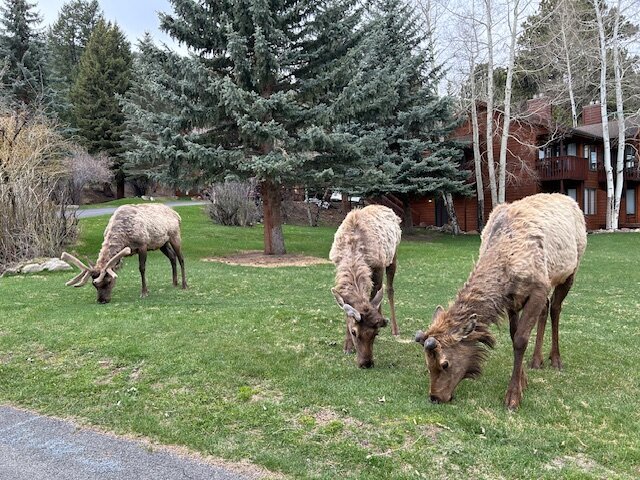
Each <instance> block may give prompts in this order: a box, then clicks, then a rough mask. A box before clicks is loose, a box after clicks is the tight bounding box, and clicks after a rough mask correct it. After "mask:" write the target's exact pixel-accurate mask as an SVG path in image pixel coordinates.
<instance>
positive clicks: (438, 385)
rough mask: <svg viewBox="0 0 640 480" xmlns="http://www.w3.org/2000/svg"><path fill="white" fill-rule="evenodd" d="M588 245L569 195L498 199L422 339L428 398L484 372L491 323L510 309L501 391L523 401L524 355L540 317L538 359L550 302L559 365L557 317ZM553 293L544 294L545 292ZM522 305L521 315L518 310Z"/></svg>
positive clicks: (537, 360) (446, 397) (446, 396)
mask: <svg viewBox="0 0 640 480" xmlns="http://www.w3.org/2000/svg"><path fill="white" fill-rule="evenodd" d="M586 245H587V234H586V229H585V222H584V216H583V214H582V212H581V211H580V208H579V207H578V205H577V203H576V202H575V201H574V200H572V199H571V198H569V197H568V196H566V195H561V194H538V195H533V196H530V197H526V198H523V199H522V200H519V201H517V202H514V203H512V204H503V205H499V206H498V207H496V208H495V209H494V210H493V212H492V213H491V215H490V216H489V220H488V222H487V225H486V226H485V228H484V230H483V231H482V243H481V246H480V256H479V258H478V262H477V263H476V265H475V268H474V269H473V271H472V272H471V275H470V276H469V279H468V280H467V282H466V283H465V285H464V286H463V287H462V288H461V289H460V291H459V292H458V295H457V297H456V299H455V301H454V302H453V303H452V304H451V305H450V307H449V308H448V310H444V309H443V308H442V307H438V308H437V309H436V311H435V313H434V315H433V320H432V324H431V326H430V327H429V329H428V330H427V332H426V333H423V332H421V331H420V332H418V333H417V334H416V341H417V342H420V343H421V344H422V345H424V350H425V359H426V363H427V368H428V369H429V376H430V381H431V383H430V388H429V394H430V398H431V401H432V402H436V403H438V402H448V401H450V400H451V399H452V397H453V392H454V390H455V388H456V387H457V385H458V383H460V381H461V380H462V379H464V378H474V377H476V376H478V375H479V374H480V372H481V365H482V361H483V360H484V357H485V353H486V351H487V350H486V348H485V347H484V346H485V345H486V346H489V347H493V345H494V343H495V340H494V338H493V335H492V334H491V332H490V331H489V326H490V324H492V323H495V322H497V321H498V320H499V318H500V317H502V316H503V315H505V314H506V315H508V318H509V330H510V332H511V340H512V343H513V354H514V362H513V372H512V375H511V381H510V383H509V388H508V389H507V393H506V396H505V404H506V406H507V407H508V408H509V409H516V408H517V407H518V406H519V405H520V401H521V399H522V394H523V390H524V388H525V387H526V384H527V376H526V373H525V371H524V369H523V366H522V363H523V356H524V353H525V350H526V348H527V344H528V342H529V336H530V334H531V330H532V329H533V326H534V325H535V324H536V323H538V333H537V338H536V345H535V349H534V353H533V361H532V367H533V368H540V367H541V366H542V338H543V335H544V329H545V325H546V321H547V314H548V311H549V306H550V307H551V308H550V310H551V326H552V329H551V333H552V346H551V355H550V358H551V365H552V366H553V367H555V368H561V367H562V363H561V361H560V350H559V347H558V321H559V318H560V310H561V307H562V301H563V300H564V299H565V297H566V296H567V293H568V292H569V289H570V288H571V285H572V284H573V279H574V276H575V273H576V271H577V269H578V265H579V264H580V259H581V258H582V255H583V254H584V251H585V248H586ZM552 290H553V295H552V296H551V300H550V301H549V294H550V293H551V291H552ZM518 313H520V315H518Z"/></svg>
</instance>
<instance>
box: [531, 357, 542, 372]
mask: <svg viewBox="0 0 640 480" xmlns="http://www.w3.org/2000/svg"><path fill="white" fill-rule="evenodd" d="M543 366H544V363H543V362H542V359H540V358H533V359H531V363H530V364H529V367H530V368H533V369H536V370H538V369H540V368H542V367H543Z"/></svg>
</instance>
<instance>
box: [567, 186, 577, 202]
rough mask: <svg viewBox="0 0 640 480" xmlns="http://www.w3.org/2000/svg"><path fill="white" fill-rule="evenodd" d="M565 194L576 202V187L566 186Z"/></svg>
mask: <svg viewBox="0 0 640 480" xmlns="http://www.w3.org/2000/svg"><path fill="white" fill-rule="evenodd" d="M567 195H568V196H569V197H571V198H573V199H574V200H575V201H576V202H577V201H578V190H577V189H576V188H567Z"/></svg>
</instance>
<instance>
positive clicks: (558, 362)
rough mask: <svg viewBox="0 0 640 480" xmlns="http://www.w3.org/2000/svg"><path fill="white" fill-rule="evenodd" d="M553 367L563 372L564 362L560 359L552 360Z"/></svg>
mask: <svg viewBox="0 0 640 480" xmlns="http://www.w3.org/2000/svg"><path fill="white" fill-rule="evenodd" d="M551 366H552V367H553V368H555V369H557V370H562V360H560V357H558V358H552V359H551Z"/></svg>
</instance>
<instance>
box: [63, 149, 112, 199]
mask: <svg viewBox="0 0 640 480" xmlns="http://www.w3.org/2000/svg"><path fill="white" fill-rule="evenodd" d="M66 162H67V167H68V170H69V174H70V178H69V186H70V194H71V200H72V201H73V202H74V203H76V204H77V203H80V201H81V197H82V190H83V189H84V187H86V186H88V185H102V184H104V183H109V182H111V180H112V179H113V172H112V171H111V165H112V163H113V161H112V160H111V158H109V157H108V156H107V155H106V154H103V153H100V154H98V155H91V154H89V153H88V152H87V151H86V150H84V149H82V148H80V147H73V148H72V149H71V151H70V155H69V157H68V158H67V160H66Z"/></svg>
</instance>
